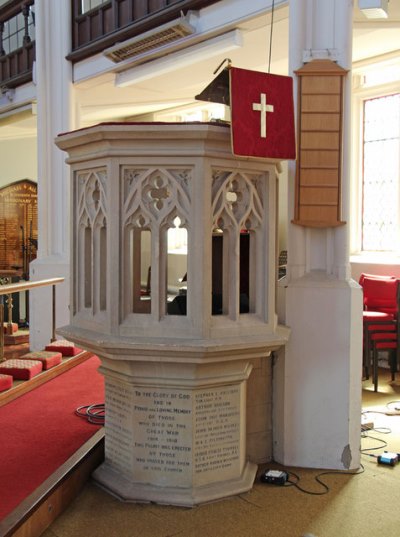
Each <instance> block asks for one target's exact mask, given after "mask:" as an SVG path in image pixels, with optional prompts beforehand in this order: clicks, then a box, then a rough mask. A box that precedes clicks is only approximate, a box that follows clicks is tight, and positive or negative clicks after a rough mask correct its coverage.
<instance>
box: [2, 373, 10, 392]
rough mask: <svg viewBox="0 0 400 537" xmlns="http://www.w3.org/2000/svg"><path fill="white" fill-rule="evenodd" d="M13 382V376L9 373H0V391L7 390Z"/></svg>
mask: <svg viewBox="0 0 400 537" xmlns="http://www.w3.org/2000/svg"><path fill="white" fill-rule="evenodd" d="M12 384H13V378H12V376H11V375H0V392H4V391H5V390H9V389H10V388H11V386H12Z"/></svg>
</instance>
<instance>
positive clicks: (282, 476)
mask: <svg viewBox="0 0 400 537" xmlns="http://www.w3.org/2000/svg"><path fill="white" fill-rule="evenodd" d="M288 479H289V474H288V473H287V472H284V471H283V470H265V472H263V473H262V474H261V476H260V481H262V482H263V483H269V484H270V485H284V484H285V483H286V481H287V480H288Z"/></svg>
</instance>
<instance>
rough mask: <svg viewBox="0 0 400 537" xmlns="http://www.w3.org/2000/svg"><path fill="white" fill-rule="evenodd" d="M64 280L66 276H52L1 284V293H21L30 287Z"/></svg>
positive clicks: (44, 285) (43, 285)
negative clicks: (45, 278)
mask: <svg viewBox="0 0 400 537" xmlns="http://www.w3.org/2000/svg"><path fill="white" fill-rule="evenodd" d="M64 280H65V278H50V279H48V280H38V281H36V282H35V281H33V282H32V281H29V282H18V283H6V284H4V285H0V295H10V294H12V293H19V292H20V291H29V290H30V289H35V288H37V287H46V286H49V285H56V284H57V283H62V282H63V281H64Z"/></svg>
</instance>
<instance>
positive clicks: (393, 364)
mask: <svg viewBox="0 0 400 537" xmlns="http://www.w3.org/2000/svg"><path fill="white" fill-rule="evenodd" d="M389 353H390V354H389V364H390V372H391V374H392V381H393V380H396V371H397V352H395V350H394V349H393V350H390V351H389Z"/></svg>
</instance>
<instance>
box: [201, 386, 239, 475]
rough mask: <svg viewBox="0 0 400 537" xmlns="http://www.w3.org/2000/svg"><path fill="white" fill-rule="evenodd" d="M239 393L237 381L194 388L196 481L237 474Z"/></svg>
mask: <svg viewBox="0 0 400 537" xmlns="http://www.w3.org/2000/svg"><path fill="white" fill-rule="evenodd" d="M240 394H241V390H240V385H238V384H235V385H231V386H222V387H217V388H213V389H208V390H203V391H202V390H197V391H196V392H195V396H194V399H195V401H194V420H195V421H194V422H195V432H194V444H195V450H194V477H195V483H196V485H201V484H203V483H210V482H212V481H214V480H215V479H230V478H234V477H237V471H238V468H240V467H241V465H240V458H241V457H240V456H241V449H240Z"/></svg>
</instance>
